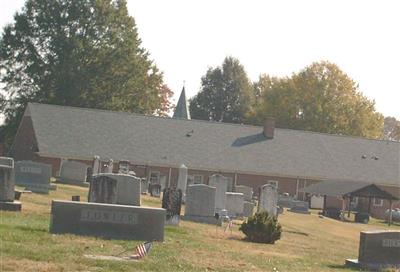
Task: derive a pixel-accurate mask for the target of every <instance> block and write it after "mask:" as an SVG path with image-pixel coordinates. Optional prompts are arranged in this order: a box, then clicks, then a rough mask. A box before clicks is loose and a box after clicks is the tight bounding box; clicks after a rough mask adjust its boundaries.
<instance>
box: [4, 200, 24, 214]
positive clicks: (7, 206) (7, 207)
mask: <svg viewBox="0 0 400 272" xmlns="http://www.w3.org/2000/svg"><path fill="white" fill-rule="evenodd" d="M21 208H22V205H21V202H19V201H14V202H0V210H1V211H11V212H19V211H21Z"/></svg>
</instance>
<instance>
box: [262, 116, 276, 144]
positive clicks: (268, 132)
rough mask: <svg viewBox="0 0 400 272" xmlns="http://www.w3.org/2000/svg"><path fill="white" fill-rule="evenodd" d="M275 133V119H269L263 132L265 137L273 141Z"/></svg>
mask: <svg viewBox="0 0 400 272" xmlns="http://www.w3.org/2000/svg"><path fill="white" fill-rule="evenodd" d="M274 132H275V118H273V117H267V118H266V119H265V121H264V130H263V133H264V136H265V137H266V138H267V139H273V138H274Z"/></svg>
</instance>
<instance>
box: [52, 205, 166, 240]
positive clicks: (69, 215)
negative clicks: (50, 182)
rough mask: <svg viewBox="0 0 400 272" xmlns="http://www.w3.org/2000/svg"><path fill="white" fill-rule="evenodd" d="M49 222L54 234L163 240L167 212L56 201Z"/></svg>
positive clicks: (154, 209)
mask: <svg viewBox="0 0 400 272" xmlns="http://www.w3.org/2000/svg"><path fill="white" fill-rule="evenodd" d="M50 222H51V223H50V232H51V233H73V234H78V235H90V236H97V237H105V238H112V239H130V240H146V241H152V240H157V241H163V240H164V223H165V210H164V209H160V208H144V207H136V206H126V205H112V204H101V203H84V202H72V201H57V200H53V201H52V204H51V220H50Z"/></svg>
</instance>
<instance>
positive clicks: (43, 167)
mask: <svg viewBox="0 0 400 272" xmlns="http://www.w3.org/2000/svg"><path fill="white" fill-rule="evenodd" d="M14 169H15V183H16V184H17V185H19V186H23V187H25V188H26V189H27V190H29V191H32V192H34V193H44V194H48V193H49V190H51V189H55V186H51V185H50V178H51V175H52V169H51V165H49V164H44V163H39V162H33V161H18V162H16V163H15V166H14Z"/></svg>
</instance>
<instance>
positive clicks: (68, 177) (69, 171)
mask: <svg viewBox="0 0 400 272" xmlns="http://www.w3.org/2000/svg"><path fill="white" fill-rule="evenodd" d="M87 168H88V166H87V165H86V164H84V163H81V162H76V161H64V162H63V163H62V165H61V172H60V179H59V182H61V183H67V184H73V185H80V186H85V187H87V186H88V183H85V181H86V173H87Z"/></svg>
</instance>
